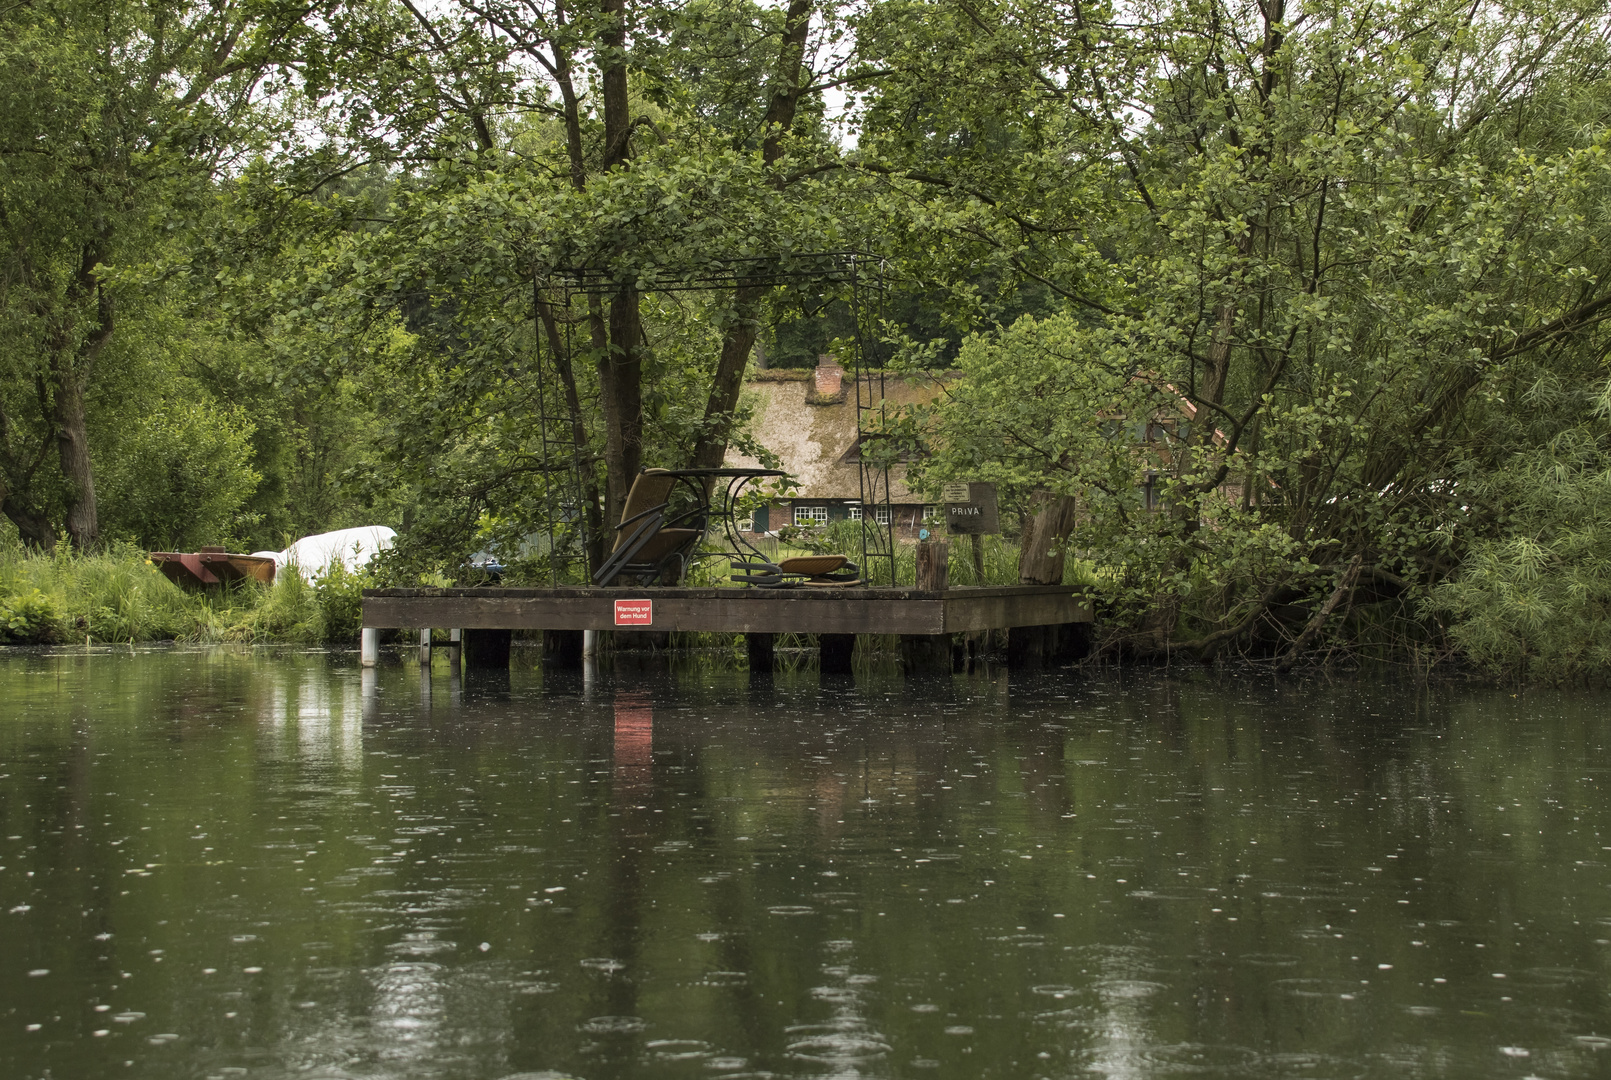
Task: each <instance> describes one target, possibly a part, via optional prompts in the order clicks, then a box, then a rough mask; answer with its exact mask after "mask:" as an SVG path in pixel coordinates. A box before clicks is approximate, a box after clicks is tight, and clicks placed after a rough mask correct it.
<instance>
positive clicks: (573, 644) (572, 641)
mask: <svg viewBox="0 0 1611 1080" xmlns="http://www.w3.org/2000/svg"><path fill="white" fill-rule="evenodd" d="M585 633H586V631H585V630H544V631H543V663H544V664H548V665H551V666H553V667H556V668H560V669H562V670H565V671H579V670H581V667H582V652H583V642H582V635H583V634H585Z"/></svg>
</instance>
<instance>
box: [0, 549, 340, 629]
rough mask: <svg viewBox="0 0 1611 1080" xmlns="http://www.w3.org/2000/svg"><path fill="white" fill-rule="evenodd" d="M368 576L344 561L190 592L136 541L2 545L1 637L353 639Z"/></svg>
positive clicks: (0, 589)
mask: <svg viewBox="0 0 1611 1080" xmlns="http://www.w3.org/2000/svg"><path fill="white" fill-rule="evenodd" d="M367 584H369V581H368V578H367V576H366V575H364V574H361V573H350V572H347V571H345V570H344V569H342V568H341V567H340V566H339V564H338V565H334V566H332V567H331V568H330V569H328V570H327V571H326V572H325V573H323V574H322V575H320V576H319V578H318V579H317V580H316V581H312V582H310V581H308V580H306V579H305V578H303V577H302V576H301V575H300V574H294V573H292V574H281V575H279V577H278V578H277V579H276V581H275V582H274V584H273V585H263V584H260V583H258V582H255V581H243V582H239V583H236V584H234V585H231V586H229V587H227V588H220V589H213V590H208V591H206V592H188V591H186V590H184V589H181V588H179V587H178V586H177V585H175V584H173V582H171V581H169V580H168V579H167V578H165V577H163V576H162V574H161V572H160V571H158V570H157V568H156V567H155V566H154V565H152V563H151V561H150V560H149V559H148V558H146V554H145V552H143V551H141V550H139V549H137V548H132V547H112V548H109V549H107V550H106V551H104V552H100V553H96V554H91V555H80V554H76V553H74V552H73V551H71V550H70V549H68V548H67V547H66V546H65V545H63V546H62V547H60V548H58V549H57V550H56V551H55V552H53V553H51V554H35V553H29V552H26V551H24V550H23V549H21V548H19V547H8V548H0V644H6V645H53V644H64V643H70V642H86V641H88V642H120V643H121V642H131V643H132V642H146V641H193V642H198V643H211V642H240V643H264V644H267V643H284V644H319V643H325V642H334V643H344V644H350V643H351V642H353V641H356V640H357V636H358V625H359V618H360V615H361V613H362V602H363V601H362V593H363V589H364V587H365V586H366V585H367Z"/></svg>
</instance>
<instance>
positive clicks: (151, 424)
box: [101, 402, 261, 551]
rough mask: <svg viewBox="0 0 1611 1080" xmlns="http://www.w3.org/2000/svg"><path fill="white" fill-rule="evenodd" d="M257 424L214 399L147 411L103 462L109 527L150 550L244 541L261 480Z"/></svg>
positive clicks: (249, 530) (232, 545) (231, 544)
mask: <svg viewBox="0 0 1611 1080" xmlns="http://www.w3.org/2000/svg"><path fill="white" fill-rule="evenodd" d="M254 430H255V429H254V426H253V425H252V423H251V422H250V421H249V420H247V419H246V418H245V416H244V415H242V413H241V412H239V411H236V410H226V409H220V408H218V407H216V406H213V405H211V404H209V403H200V402H175V403H172V404H170V405H168V407H167V408H166V409H164V410H163V411H161V412H156V413H150V414H147V415H146V416H144V417H141V418H140V419H139V420H137V421H136V422H135V424H134V427H133V430H132V431H130V432H128V434H127V435H126V436H125V437H124V438H123V439H121V440H120V441H119V444H118V452H117V454H116V455H115V456H113V457H112V458H111V459H110V460H108V461H107V462H106V464H105V465H104V466H103V468H102V470H101V476H102V478H103V483H104V484H105V486H106V490H107V492H108V495H107V498H106V499H105V500H104V501H103V503H102V506H103V508H104V514H105V518H106V531H107V532H110V533H116V532H125V533H127V534H128V535H129V536H130V537H131V538H132V539H133V540H134V542H135V543H137V544H139V545H141V546H143V547H145V548H147V549H149V550H160V551H192V550H194V549H196V548H198V547H204V546H207V545H218V546H224V547H229V548H232V549H238V548H241V547H244V546H246V538H247V537H249V536H250V535H251V534H252V532H253V531H254V530H253V526H254V524H255V522H254V521H253V520H252V519H251V518H250V517H249V516H247V515H246V514H245V508H246V506H247V505H248V504H249V502H250V500H251V498H252V495H253V493H254V492H255V491H256V489H257V486H258V483H259V481H260V480H261V477H260V476H259V475H258V473H257V471H256V470H255V469H253V468H252V465H251V462H252V458H253V449H252V435H253V433H254Z"/></svg>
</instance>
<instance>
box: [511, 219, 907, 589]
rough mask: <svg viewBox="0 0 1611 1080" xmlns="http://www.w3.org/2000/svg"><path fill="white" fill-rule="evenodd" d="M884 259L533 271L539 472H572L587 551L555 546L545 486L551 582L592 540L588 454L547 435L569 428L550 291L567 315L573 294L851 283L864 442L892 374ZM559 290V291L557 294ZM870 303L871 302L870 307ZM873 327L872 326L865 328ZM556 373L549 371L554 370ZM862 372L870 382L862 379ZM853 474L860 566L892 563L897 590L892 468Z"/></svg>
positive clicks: (783, 257)
mask: <svg viewBox="0 0 1611 1080" xmlns="http://www.w3.org/2000/svg"><path fill="white" fill-rule="evenodd" d="M883 268H884V259H883V258H882V257H880V256H877V255H874V254H871V253H869V252H865V251H856V250H843V251H824V252H807V253H787V254H780V255H772V256H750V257H739V258H726V259H712V260H709V261H707V262H705V263H702V264H700V265H697V266H684V267H669V266H668V267H657V268H655V269H654V270H653V272H650V273H638V274H635V275H633V276H632V277H630V278H627V277H623V276H622V275H620V274H618V273H616V272H614V271H613V270H612V269H611V268H610V267H608V266H586V265H583V266H556V267H552V268H550V269H549V270H548V271H547V272H546V273H534V274H533V277H532V326H533V330H534V332H535V338H536V340H535V352H536V361H537V407H538V414H539V417H540V426H541V432H540V437H541V440H542V469H541V470H540V471H542V472H543V473H544V475H545V476H548V477H552V476H554V475H556V474H566V473H568V474H569V480H570V482H571V483H572V484H573V485H574V489H573V494H574V497H575V506H576V510H577V518H578V522H577V523H578V527H579V529H580V530H581V540H582V554H580V555H564V556H562V555H561V554H560V553H559V549H558V546H557V544H556V542H555V539H556V538H555V529H554V525H555V521H556V514H555V509H556V508H555V506H554V497H555V492H554V484H553V483H552V482H551V481H550V482H549V483H548V484H547V485H546V500H547V504H548V530H547V533H548V557H549V564H550V569H551V571H552V573H553V575H554V583H555V584H556V585H557V584H559V581H560V566H561V564H562V563H565V562H570V561H575V560H576V559H583V560H585V559H586V557H587V556H586V550H587V546H588V542H589V537H588V535H587V515H586V512H585V510H584V508H583V491H584V490H585V485H584V484H583V482H582V469H583V467H584V466H586V465H588V464H589V463H587V462H584V461H583V459H582V455H581V454H580V452H579V451H578V450H577V449H576V447H575V446H573V445H571V444H570V443H569V441H568V440H559V439H555V438H553V437H552V436H551V435H550V424H551V422H553V423H557V424H564V425H567V426H568V424H569V417H568V416H564V417H562V416H559V415H553V416H551V415H550V414H549V392H548V391H549V387H548V380H549V377H550V374H551V375H552V377H553V379H554V381H555V386H554V387H553V389H554V391H555V393H554V394H553V397H554V398H555V400H556V402H557V399H558V398H559V396H560V394H559V390H560V388H559V386H558V380H559V369H558V365H557V359H556V358H555V357H554V356H553V355H552V350H551V349H550V350H546V351H548V352H549V357H548V364H545V363H544V352H545V350H544V348H543V340H544V335H543V330H542V326H541V325H540V323H541V315H540V312H539V310H538V308H539V306H540V304H541V302H542V298H543V296H544V294H545V293H546V294H548V298H549V302H550V304H551V305H552V306H553V307H554V308H555V310H556V311H560V310H563V311H565V312H567V313H568V312H569V311H570V308H571V301H572V299H573V298H574V297H576V296H587V297H600V296H606V295H609V294H611V293H614V292H618V291H619V290H621V289H627V288H630V289H635V290H636V291H638V292H641V293H651V292H659V293H678V292H714V291H721V290H728V289H734V288H739V287H745V286H747V287H762V288H776V287H781V286H786V285H800V284H838V285H848V286H849V296H848V298H847V299H848V302H849V305H850V310H851V317H852V322H853V324H854V326H855V357H854V363H853V365H852V375H851V379H852V382H853V384H854V387H855V394H856V440H857V444H858V445H860V444H862V443H863V442H864V441H865V439H866V436H867V435H869V434H871V432H870V431H869V428H868V424H869V423H870V422H871V421H872V420H873V419H874V418H875V417H876V419H877V420H878V421H884V420H887V419H888V406H887V393H886V391H887V384H886V368H885V365H884V360H885V359H887V358H886V357H884V356H883V355H881V351H880V348H879V337H878V333H877V327H878V326H879V324H881V323H882V321H883V317H884V302H885V297H886V295H887V287H886V285H885V283H884V274H883ZM555 290H557V292H558V295H557V296H556V295H555ZM869 301H871V302H869ZM869 324H870V326H869ZM562 327H563V333H564V335H565V348H566V350H567V352H569V353H570V355H572V356H574V355H575V351H574V349H572V348H571V343H572V341H573V340H574V339H573V338H572V336H571V332H572V320H569V319H567V320H565V321H564V322H563V323H562ZM550 367H552V369H553V370H552V372H550V371H549V368H550ZM864 373H865V378H864V377H863V376H864ZM556 443H561V444H562V445H563V447H564V448H565V449H566V450H567V452H568V457H563V458H558V459H556V457H555V456H554V453H553V450H554V448H555V444H556ZM859 457H860V460H859V461H858V463H857V473H858V479H859V491H860V496H861V506H862V513H861V520H860V525H861V529H860V532H861V559H862V561H861V564H860V565H861V566H862V569H863V573H868V572H869V571H870V568H871V561H872V560H873V559H880V560H887V562H888V565H889V583H890V584H891V585H895V584H898V582H897V580H896V566H897V563H896V559H895V515H894V512H893V509H892V507H891V503H890V476H889V465H888V464H887V463H885V464H877V463H874V462H870V461H868V460H866V456H865V455H859ZM878 506H883V507H884V509H885V511H886V512H885V514H884V515H883V516H884V518H885V522H884V523H883V524H882V525H880V524H879V523H878V521H877V520H876V518H877V514H876V513H874V514H872V515H869V513H868V508H869V507H873V508H876V507H878Z"/></svg>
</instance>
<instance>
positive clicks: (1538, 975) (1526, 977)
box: [1509, 967, 1596, 989]
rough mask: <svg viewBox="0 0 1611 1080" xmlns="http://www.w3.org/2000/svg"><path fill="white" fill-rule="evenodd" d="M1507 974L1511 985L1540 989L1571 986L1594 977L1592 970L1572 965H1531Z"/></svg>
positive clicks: (1591, 979)
mask: <svg viewBox="0 0 1611 1080" xmlns="http://www.w3.org/2000/svg"><path fill="white" fill-rule="evenodd" d="M1509 974H1510V981H1511V983H1512V985H1515V986H1526V987H1537V988H1540V989H1549V988H1552V987H1557V986H1571V985H1572V984H1574V983H1586V982H1591V981H1593V980H1594V979H1595V978H1596V976H1595V974H1594V972H1592V971H1584V970H1583V969H1582V968H1573V967H1531V968H1524V969H1523V970H1521V971H1514V972H1510V973H1509Z"/></svg>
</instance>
